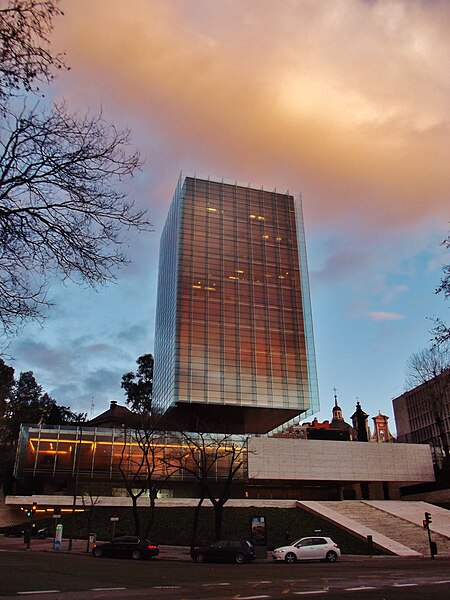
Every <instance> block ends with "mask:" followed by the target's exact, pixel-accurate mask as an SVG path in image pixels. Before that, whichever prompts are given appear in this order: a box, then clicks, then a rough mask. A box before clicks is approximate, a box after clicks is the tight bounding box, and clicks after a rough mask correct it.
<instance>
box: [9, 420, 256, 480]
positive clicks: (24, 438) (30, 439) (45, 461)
mask: <svg viewBox="0 0 450 600" xmlns="http://www.w3.org/2000/svg"><path fill="white" fill-rule="evenodd" d="M144 439H145V440H146V441H145V443H143V440H144ZM227 440H228V443H229V444H230V446H231V445H233V444H234V446H235V447H236V448H237V449H238V451H242V460H241V461H239V462H240V463H241V464H240V466H239V469H238V471H237V473H236V479H239V480H240V479H245V478H246V477H247V450H246V441H245V440H242V439H240V438H239V439H238V438H236V439H234V438H233V439H231V438H227ZM220 443H221V438H214V437H210V438H208V443H207V444H206V443H205V442H204V440H203V439H202V438H201V437H199V438H198V439H197V438H196V435H195V434H189V436H188V437H187V438H186V437H185V436H183V435H180V434H177V433H171V432H161V433H160V432H154V433H153V434H151V436H150V438H149V437H148V436H147V437H146V436H145V435H142V436H141V435H140V432H139V431H137V430H129V431H124V430H123V429H103V428H97V427H95V428H93V427H74V426H72V427H71V426H68V425H61V426H58V425H42V426H40V425H23V426H22V427H21V431H20V436H19V445H18V450H17V455H16V465H15V472H14V474H15V477H16V478H17V479H22V478H24V477H26V476H27V475H28V476H29V475H32V476H33V477H35V476H36V475H46V476H47V477H49V478H52V477H54V478H61V477H64V476H65V477H68V478H73V477H74V476H75V475H76V474H79V475H80V476H81V477H83V478H84V479H99V478H101V479H104V480H114V481H117V482H122V484H123V479H124V478H125V479H126V480H128V479H131V478H133V477H137V478H138V479H139V478H140V479H146V477H147V474H148V471H150V472H151V475H152V479H153V481H155V482H157V481H160V482H163V481H166V480H167V479H168V478H169V477H170V478H171V479H174V480H185V479H193V477H194V475H193V474H189V470H190V471H191V472H192V473H193V472H194V471H195V469H196V467H197V465H198V464H200V462H201V461H200V459H199V458H198V456H197V454H199V453H200V452H203V457H202V458H203V459H204V460H210V463H211V465H212V466H211V468H210V469H209V471H208V474H209V475H208V476H209V477H210V478H211V479H212V480H220V479H222V478H226V477H227V476H228V472H229V469H230V464H231V461H232V453H231V452H230V451H227V448H226V447H223V446H221V445H220ZM202 448H204V450H202ZM146 456H147V457H148V458H147V459H146V458H145V457H146ZM180 457H184V459H183V460H182V459H181V458H180ZM181 463H182V464H183V465H184V466H185V468H184V469H179V468H175V467H176V466H178V465H179V464H181ZM174 465H175V467H174Z"/></svg>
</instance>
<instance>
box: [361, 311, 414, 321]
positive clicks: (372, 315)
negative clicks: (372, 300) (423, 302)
mask: <svg viewBox="0 0 450 600" xmlns="http://www.w3.org/2000/svg"><path fill="white" fill-rule="evenodd" d="M368 316H369V319H371V320H372V321H401V320H402V319H404V318H405V315H401V314H399V313H394V312H384V311H382V310H380V311H372V312H369V315H368Z"/></svg>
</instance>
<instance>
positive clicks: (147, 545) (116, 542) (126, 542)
mask: <svg viewBox="0 0 450 600" xmlns="http://www.w3.org/2000/svg"><path fill="white" fill-rule="evenodd" d="M92 554H93V555H94V556H95V557H97V558H100V557H101V556H112V557H116V558H133V559H134V560H139V559H141V558H152V557H153V556H158V554H159V548H158V546H155V544H152V543H151V542H149V541H148V540H145V539H143V538H139V537H137V536H134V535H123V536H121V537H116V538H114V539H113V540H112V541H111V542H100V543H98V542H97V543H95V544H94V545H93V547H92Z"/></svg>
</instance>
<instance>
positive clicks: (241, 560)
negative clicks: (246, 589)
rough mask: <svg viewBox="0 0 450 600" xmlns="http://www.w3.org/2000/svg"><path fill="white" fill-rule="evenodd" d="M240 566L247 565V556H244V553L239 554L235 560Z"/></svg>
mask: <svg viewBox="0 0 450 600" xmlns="http://www.w3.org/2000/svg"><path fill="white" fill-rule="evenodd" d="M234 560H235V561H236V562H237V563H238V564H239V565H242V564H244V563H245V561H246V558H245V554H243V553H242V552H238V553H237V554H236V556H235V559H234Z"/></svg>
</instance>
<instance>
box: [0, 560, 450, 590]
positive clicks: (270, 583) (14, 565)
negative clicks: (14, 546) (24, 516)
mask: <svg viewBox="0 0 450 600" xmlns="http://www.w3.org/2000/svg"><path fill="white" fill-rule="evenodd" d="M0 565H1V579H0V595H1V596H2V597H5V598H17V597H18V596H22V595H31V594H32V595H33V598H35V599H37V600H41V599H47V600H56V599H58V600H79V599H83V598H92V599H100V598H102V599H103V598H112V599H126V598H130V599H131V598H133V599H134V598H136V599H138V598H145V597H148V596H149V594H150V593H151V597H152V600H162V599H167V598H170V599H172V598H173V599H174V600H186V599H195V600H201V599H205V600H206V599H217V600H219V599H223V600H228V599H235V600H236V599H240V600H246V599H247V600H277V599H286V598H298V597H302V596H304V597H309V596H314V597H323V598H326V599H327V600H328V599H330V600H331V599H348V598H350V597H351V598H355V599H361V598H368V599H373V600H381V599H385V600H397V599H408V600H413V599H415V598H420V599H421V600H426V599H428V598H430V599H431V598H432V599H433V600H435V599H442V600H444V599H447V598H448V597H450V574H449V573H450V568H449V567H450V559H437V560H434V561H432V560H430V559H398V558H395V557H386V558H385V557H381V558H380V557H378V558H372V559H371V558H367V557H366V558H363V557H358V558H354V557H343V559H342V560H341V561H339V562H337V563H335V564H328V563H302V564H295V565H287V564H273V563H272V562H270V561H264V560H261V561H257V562H256V563H255V564H251V565H235V564H224V565H223V564H220V565H211V564H202V565H198V564H195V563H193V562H191V561H190V560H188V559H186V558H182V559H179V560H173V559H172V560H164V559H163V558H158V559H152V560H150V561H132V560H118V559H95V558H93V557H92V556H91V555H89V554H82V553H74V554H67V553H54V552H48V551H47V552H45V551H37V550H31V551H25V550H16V551H10V550H3V551H1V552H0Z"/></svg>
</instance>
